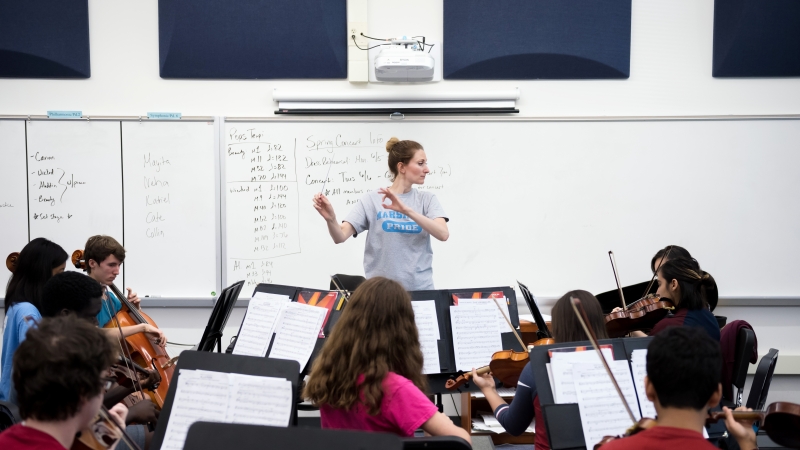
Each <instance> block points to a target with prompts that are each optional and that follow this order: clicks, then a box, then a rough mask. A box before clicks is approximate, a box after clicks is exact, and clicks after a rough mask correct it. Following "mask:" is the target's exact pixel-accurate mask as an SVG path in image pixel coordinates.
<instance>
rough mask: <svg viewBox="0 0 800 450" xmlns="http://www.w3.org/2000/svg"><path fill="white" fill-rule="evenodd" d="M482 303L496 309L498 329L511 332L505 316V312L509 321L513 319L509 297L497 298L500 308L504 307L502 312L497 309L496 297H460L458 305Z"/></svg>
mask: <svg viewBox="0 0 800 450" xmlns="http://www.w3.org/2000/svg"><path fill="white" fill-rule="evenodd" d="M482 304H489V305H491V306H492V309H493V310H494V313H493V315H494V316H495V317H496V320H497V331H498V332H499V333H509V332H511V329H510V328H509V326H508V322H506V319H505V318H504V317H503V314H505V317H508V320H509V322H510V321H511V313H509V312H508V299H507V298H505V297H503V298H498V299H497V304H498V305H500V308H502V309H503V312H502V313H501V312H500V310H499V309H497V305H495V303H494V299H491V298H460V299H458V306H466V307H471V306H473V305H482ZM484 365H485V364H484Z"/></svg>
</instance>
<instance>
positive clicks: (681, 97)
mask: <svg viewBox="0 0 800 450" xmlns="http://www.w3.org/2000/svg"><path fill="white" fill-rule="evenodd" d="M713 3H714V2H713V0H634V1H633V17H632V27H631V34H632V36H631V76H630V78H629V79H627V80H597V81H493V82H489V81H443V82H440V83H433V84H427V85H420V86H391V85H379V84H374V85H369V86H363V85H351V84H350V83H348V82H347V81H342V80H330V81H288V80H262V81H226V80H219V81H217V80H162V79H161V78H159V75H158V11H157V2H156V1H155V0H149V1H140V2H122V1H107V0H104V1H100V0H92V1H90V2H89V18H90V39H91V58H92V77H91V78H90V79H88V80H13V79H0V115H2V114H44V113H45V112H46V111H47V110H48V109H50V110H52V109H62V110H81V111H83V113H84V114H85V115H142V114H145V113H146V112H147V111H176V112H181V113H183V114H184V115H226V116H259V117H263V116H271V115H272V112H273V111H274V109H275V105H274V103H273V102H272V98H271V91H272V89H274V88H281V89H298V88H302V89H309V90H348V89H406V90H417V89H436V90H467V89H502V88H508V87H516V86H518V87H519V88H520V89H521V92H522V98H521V100H520V101H519V102H518V106H519V109H520V115H522V116H530V117H552V116H665V115H666V116H671V115H754V114H798V113H800V78H791V79H714V78H712V77H711V57H712V26H713ZM369 33H370V35H373V36H377V37H381V36H397V35H403V34H406V35H420V34H424V35H426V36H430V37H432V38H434V39H438V40H440V39H442V34H443V33H442V2H441V1H434V0H406V1H403V2H389V1H385V0H371V1H369ZM443 45H444V47H445V48H446V46H447V43H446V42H444V43H443ZM720 157H724V150H723V149H720ZM665 244H667V243H665ZM510 250H511V249H509V251H510ZM647 263H648V261H642V264H647ZM753 263H757V262H753ZM576 282H578V283H579V282H580V280H576ZM571 287H572V286H564V289H565V290H567V289H570V288H571ZM797 295H800V293H797ZM148 312H149V313H150V314H151V316H152V317H153V318H154V319H155V320H156V322H158V324H159V325H160V326H161V327H162V328H163V329H164V330H165V332H166V333H167V335H168V336H169V338H170V340H171V341H174V342H186V343H189V344H195V343H197V341H198V340H199V339H200V336H201V334H202V330H203V326H204V325H205V322H206V320H207V318H208V315H209V314H210V311H209V310H206V309H170V308H160V309H151V310H149V311H148ZM242 313H243V311H242V310H241V309H238V310H237V311H236V312H235V313H234V314H233V316H232V317H231V319H230V322H229V323H230V325H231V326H229V327H228V330H227V332H226V336H225V339H227V338H229V337H230V336H231V335H232V334H233V331H235V329H236V328H237V327H238V324H239V322H240V321H241V318H242ZM718 313H719V314H723V315H727V316H728V320H734V319H746V320H748V321H750V322H751V323H752V324H753V325H754V327H755V329H756V332H757V333H758V336H759V347H760V348H761V349H763V350H762V354H763V353H764V352H765V351H766V350H767V349H768V348H769V347H775V348H779V349H780V350H781V359H779V365H778V368H779V369H778V370H779V373H781V372H782V371H784V370H785V372H783V373H787V374H800V364H798V361H800V360H798V358H800V356H799V355H800V344H797V343H793V340H792V339H790V337H793V336H797V335H798V332H800V325H798V324H797V319H796V318H797V317H800V316H798V313H800V308H798V307H767V308H762V307H754V306H748V307H721V308H720V310H719V311H718ZM792 357H794V358H795V359H793V358H792ZM797 381H798V377H795V376H791V375H783V376H781V377H780V383H779V384H780V390H778V391H777V392H780V393H781V395H786V397H782V399H784V400H792V399H793V400H794V401H796V402H798V400H800V394H799V392H800V388H798V387H797V386H798V384H797ZM776 389H778V386H776V387H775V388H774V389H773V392H776ZM772 399H773V400H776V399H778V398H776V397H774V396H773V397H772Z"/></svg>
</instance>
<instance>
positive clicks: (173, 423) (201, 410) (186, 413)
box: [161, 369, 228, 450]
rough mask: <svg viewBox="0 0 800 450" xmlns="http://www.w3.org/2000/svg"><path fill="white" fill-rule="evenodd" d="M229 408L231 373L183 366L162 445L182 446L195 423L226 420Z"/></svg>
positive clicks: (172, 448)
mask: <svg viewBox="0 0 800 450" xmlns="http://www.w3.org/2000/svg"><path fill="white" fill-rule="evenodd" d="M227 409H228V374H227V373H221V372H209V371H205V370H186V369H182V370H181V371H180V377H178V388H177V390H176V392H175V399H174V401H173V402H172V412H171V413H170V416H169V423H167V431H166V433H165V434H164V443H163V444H162V445H161V448H162V449H164V450H182V449H183V443H184V441H185V440H186V433H187V432H188V431H189V426H190V425H191V424H193V423H195V422H198V421H201V420H204V421H207V422H225V415H226V412H227Z"/></svg>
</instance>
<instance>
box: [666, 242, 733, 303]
mask: <svg viewBox="0 0 800 450" xmlns="http://www.w3.org/2000/svg"><path fill="white" fill-rule="evenodd" d="M665 255H666V259H664V260H663V261H662V256H665ZM670 259H685V260H687V261H689V262H692V263H693V265H692V266H693V269H692V270H694V271H695V272H697V273H700V272H701V269H700V263H699V262H698V261H697V260H696V259H694V258H692V255H691V254H690V253H689V251H688V250H686V249H685V248H683V247H680V246H677V245H668V246H666V247H664V248H662V249H661V250H659V251H658V252H656V254H655V256H653V259H652V260H650V270H652V271H653V273H655V272H656V269H657V268H658V267H660V265H661V264H664V263H665V262H667V261H669V260H670ZM705 274H706V275H708V280H707V281H706V282H704V283H703V285H702V287H701V291H702V292H701V293H702V297H703V300H704V301H705V303H706V305H707V306H708V309H709V310H711V311H714V309H716V307H717V303H719V291H718V290H717V281H716V280H714V277H712V276H711V274H710V273H708V272H705Z"/></svg>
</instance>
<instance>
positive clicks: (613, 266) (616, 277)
mask: <svg viewBox="0 0 800 450" xmlns="http://www.w3.org/2000/svg"><path fill="white" fill-rule="evenodd" d="M608 259H610V260H611V270H612V271H614V280H615V281H616V282H617V290H619V299H620V301H621V302H622V309H623V310H624V311H627V310H628V305H627V304H626V303H625V296H624V295H622V285H621V284H620V282H619V274H617V261H616V259H615V258H614V252H612V251H611V250H609V251H608Z"/></svg>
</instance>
